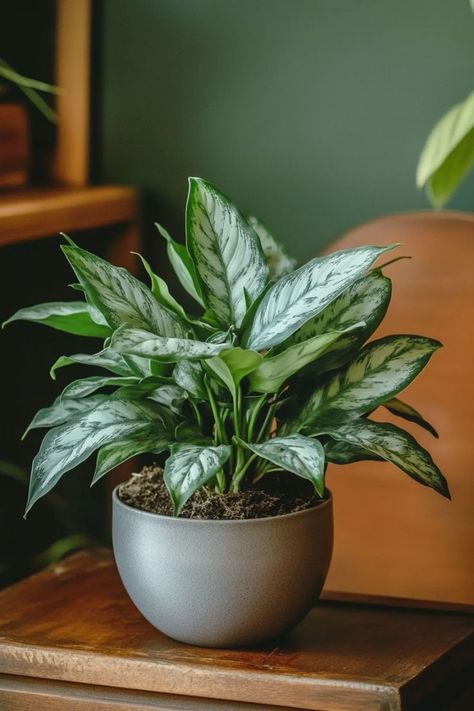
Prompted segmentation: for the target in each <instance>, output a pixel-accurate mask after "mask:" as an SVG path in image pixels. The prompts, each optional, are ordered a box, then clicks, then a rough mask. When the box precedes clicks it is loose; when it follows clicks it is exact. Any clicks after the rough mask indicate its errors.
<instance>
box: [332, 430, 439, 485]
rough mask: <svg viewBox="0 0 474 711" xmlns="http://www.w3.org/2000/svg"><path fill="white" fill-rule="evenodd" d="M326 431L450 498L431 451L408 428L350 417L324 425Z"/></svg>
mask: <svg viewBox="0 0 474 711" xmlns="http://www.w3.org/2000/svg"><path fill="white" fill-rule="evenodd" d="M326 433H327V434H329V435H330V436H331V437H334V438H335V439H337V440H341V441H342V442H347V443H348V444H351V445H354V446H355V447H362V448H363V449H365V450H367V451H368V452H371V453H372V454H374V455H376V456H377V457H380V458H381V459H385V460H386V461H387V462H391V463H392V464H394V465H395V466H396V467H398V468H399V469H401V470H402V471H404V472H405V473H406V474H408V475H409V476H411V477H412V478H413V479H415V480H416V481H418V482H419V483H420V484H424V485H425V486H429V487H431V488H432V489H434V490H435V491H437V492H438V493H439V494H441V495H442V496H446V497H447V498H451V497H450V494H449V489H448V484H447V482H446V479H445V478H444V476H443V475H442V474H441V472H440V470H439V469H438V467H437V466H436V464H435V463H434V462H433V460H432V458H431V455H430V454H429V452H427V451H426V449H424V448H423V447H421V446H420V445H419V444H418V442H417V441H416V439H415V438H414V437H412V436H411V435H410V434H409V433H408V432H405V431H404V430H402V429H400V428H399V427H396V426H395V425H391V424H389V423H379V422H372V421H371V420H367V419H361V420H352V421H350V422H348V423H347V424H346V425H340V426H338V427H334V428H327V430H326Z"/></svg>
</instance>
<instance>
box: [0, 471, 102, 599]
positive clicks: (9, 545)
mask: <svg viewBox="0 0 474 711" xmlns="http://www.w3.org/2000/svg"><path fill="white" fill-rule="evenodd" d="M0 480H3V482H2V496H1V501H0V518H1V520H2V524H3V523H7V522H6V514H7V512H9V511H10V512H11V511H12V510H13V511H15V510H16V509H17V508H18V509H19V510H18V511H17V512H16V518H17V521H18V525H19V526H21V527H27V526H33V527H34V526H35V522H34V521H32V522H30V523H27V522H25V521H23V519H22V517H21V509H22V507H23V505H24V498H25V496H26V488H27V487H28V476H27V475H26V472H25V471H24V470H23V469H22V468H21V467H19V466H17V465H16V464H12V463H11V462H6V461H3V460H0ZM45 504H46V506H47V507H48V509H49V511H48V516H49V517H50V518H52V519H54V520H53V525H52V530H51V533H50V535H51V537H52V539H53V541H52V542H51V543H50V544H49V545H47V546H46V548H41V549H40V550H37V549H36V548H35V546H34V541H33V544H32V546H31V548H28V549H25V548H24V545H23V541H22V540H20V537H19V536H18V535H16V534H15V533H13V532H12V531H11V530H9V531H8V533H9V534H12V533H13V535H11V536H7V535H3V533H4V531H3V525H2V536H1V542H0V589H1V588H2V587H5V586H6V585H11V584H12V583H14V582H16V581H17V580H19V579H20V578H22V577H25V576H26V575H30V574H31V573H34V572H36V571H37V570H41V568H44V567H46V566H47V565H51V564H53V563H57V562H58V561H60V560H62V559H63V558H65V557H66V556H67V555H69V554H71V553H74V552H75V551H78V550H84V549H86V548H93V547H96V546H97V545H99V543H98V542H97V541H96V540H95V539H94V538H93V537H92V536H89V535H88V534H85V533H81V532H74V531H73V532H71V531H68V530H66V528H65V527H64V525H63V523H62V521H61V520H62V519H63V516H61V511H62V509H63V502H62V499H61V497H60V496H58V495H56V494H55V495H54V496H53V497H50V499H49V500H48V499H46V500H45ZM17 533H18V532H17ZM5 534H7V531H6V530H5ZM21 538H24V537H23V536H22V537H21Z"/></svg>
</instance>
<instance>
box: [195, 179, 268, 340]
mask: <svg viewBox="0 0 474 711" xmlns="http://www.w3.org/2000/svg"><path fill="white" fill-rule="evenodd" d="M186 235H187V237H186V239H187V246H188V250H189V253H190V254H191V257H192V259H193V262H194V264H195V265H196V270H197V272H198V274H199V276H200V280H201V283H202V288H203V293H204V294H205V299H206V303H207V304H208V306H209V307H210V308H211V309H212V311H213V312H214V314H215V315H216V317H217V318H218V320H219V322H220V323H221V324H222V325H224V326H229V325H231V324H234V325H235V326H237V327H238V326H240V324H241V323H242V319H243V317H244V315H245V312H246V310H247V309H246V304H245V295H244V289H246V290H247V292H248V294H250V296H251V297H252V299H256V298H257V297H258V295H259V294H260V292H261V291H262V290H263V288H264V287H265V284H266V283H267V279H268V270H267V266H266V263H265V259H264V256H263V252H262V248H261V245H260V242H259V239H258V237H257V235H256V234H255V232H254V230H253V229H252V228H251V227H250V225H249V224H248V223H247V222H246V221H245V220H244V219H243V217H242V215H241V214H240V213H239V211H238V210H237V208H236V207H234V205H233V204H232V203H231V202H230V200H229V199H228V198H227V197H225V196H224V195H223V194H222V193H220V192H219V191H218V190H217V189H216V188H214V187H213V186H212V185H210V184H209V183H207V182H206V181H204V180H201V179H199V178H190V181H189V195H188V203H187V208H186Z"/></svg>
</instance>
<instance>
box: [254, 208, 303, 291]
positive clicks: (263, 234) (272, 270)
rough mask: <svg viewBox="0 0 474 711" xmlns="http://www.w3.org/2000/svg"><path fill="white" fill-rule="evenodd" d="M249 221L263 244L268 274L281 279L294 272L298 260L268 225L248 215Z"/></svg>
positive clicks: (274, 279)
mask: <svg viewBox="0 0 474 711" xmlns="http://www.w3.org/2000/svg"><path fill="white" fill-rule="evenodd" d="M247 222H248V223H249V225H250V226H251V227H252V228H253V229H254V231H255V233H256V235H257V237H258V238H259V240H260V244H261V245H262V249H263V254H264V255H265V259H266V262H267V266H268V274H269V277H270V279H271V280H272V281H276V280H277V279H280V278H281V277H282V276H285V274H290V272H293V271H294V270H295V269H296V267H297V264H298V262H297V261H296V259H294V258H293V257H290V255H289V254H288V252H287V251H286V249H285V248H284V246H283V245H282V244H280V243H279V242H277V240H276V239H275V237H274V236H273V235H272V234H271V232H270V230H269V229H268V227H266V225H264V224H263V222H261V221H260V220H259V219H258V217H254V216H253V215H248V217H247Z"/></svg>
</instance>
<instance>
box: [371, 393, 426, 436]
mask: <svg viewBox="0 0 474 711" xmlns="http://www.w3.org/2000/svg"><path fill="white" fill-rule="evenodd" d="M383 406H384V407H386V408H387V410H388V411H389V412H391V413H392V415H397V417H402V418H403V419H404V420H408V421H409V422H416V424H417V425H419V426H420V427H423V428H424V429H425V430H427V431H428V432H430V434H432V435H433V437H436V438H438V436H439V435H438V433H437V432H436V430H435V428H434V427H433V425H430V423H429V422H427V420H425V418H424V417H423V415H421V414H420V413H419V412H418V410H415V408H414V407H412V406H411V405H408V403H406V402H403V401H402V400H399V399H398V398H397V397H393V398H392V399H391V400H388V402H384V404H383Z"/></svg>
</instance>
